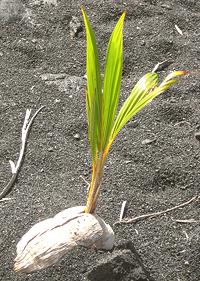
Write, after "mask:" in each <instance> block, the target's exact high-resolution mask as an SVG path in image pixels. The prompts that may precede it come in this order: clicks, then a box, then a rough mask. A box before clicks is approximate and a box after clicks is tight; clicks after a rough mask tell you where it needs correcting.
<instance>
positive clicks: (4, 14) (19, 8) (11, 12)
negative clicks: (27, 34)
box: [0, 0, 25, 22]
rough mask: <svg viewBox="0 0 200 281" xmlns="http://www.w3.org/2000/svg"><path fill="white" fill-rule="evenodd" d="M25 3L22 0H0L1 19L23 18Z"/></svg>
mask: <svg viewBox="0 0 200 281" xmlns="http://www.w3.org/2000/svg"><path fill="white" fill-rule="evenodd" d="M24 13H25V8H24V5H23V4H22V2H21V1H20V0H0V20H2V21H4V22H12V21H16V20H19V19H22V18H23V15H24Z"/></svg>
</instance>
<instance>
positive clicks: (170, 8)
mask: <svg viewBox="0 0 200 281" xmlns="http://www.w3.org/2000/svg"><path fill="white" fill-rule="evenodd" d="M161 7H162V8H165V9H167V10H172V6H170V5H169V4H161Z"/></svg>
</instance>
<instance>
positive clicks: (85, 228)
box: [14, 206, 114, 273]
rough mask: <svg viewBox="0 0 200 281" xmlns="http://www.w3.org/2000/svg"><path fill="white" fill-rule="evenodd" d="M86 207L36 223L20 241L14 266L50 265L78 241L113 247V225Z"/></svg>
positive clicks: (35, 267)
mask: <svg viewBox="0 0 200 281" xmlns="http://www.w3.org/2000/svg"><path fill="white" fill-rule="evenodd" d="M84 208H85V207H83V206H77V207H73V208H69V209H66V210H64V211H62V212H60V213H58V214H57V215H56V216H55V217H53V218H50V219H47V220H44V221H41V222H39V223H37V224H35V225H34V226H33V227H32V228H31V229H30V230H29V231H28V232H27V233H26V234H25V235H24V236H23V237H22V238H21V240H20V241H19V243H18V244H17V257H16V259H15V265H14V270H15V271H20V272H27V273H29V272H32V271H36V270H40V269H43V268H46V267H48V266H50V265H52V264H54V263H56V262H57V261H58V260H59V259H60V258H61V257H62V256H63V255H65V254H66V253H67V252H68V251H69V250H70V249H72V248H73V247H75V246H77V245H81V246H84V247H88V248H89V247H95V248H96V249H106V250H110V249H112V247H113V243H114V233H113V230H112V228H111V227H110V226H109V225H108V224H106V223H105V222H104V221H103V220H102V219H101V218H100V217H99V216H97V215H96V214H88V213H84Z"/></svg>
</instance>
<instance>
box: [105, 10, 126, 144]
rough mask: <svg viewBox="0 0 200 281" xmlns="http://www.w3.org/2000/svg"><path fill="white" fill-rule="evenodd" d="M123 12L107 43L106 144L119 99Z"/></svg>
mask: <svg viewBox="0 0 200 281" xmlns="http://www.w3.org/2000/svg"><path fill="white" fill-rule="evenodd" d="M124 18H125V12H124V13H123V14H122V15H121V17H120V19H119V20H118V22H117V24H116V26H115V28H114V30H113V32H112V34H111V37H110V40H109V43H108V48H107V55H106V65H105V73H104V86H103V96H104V99H103V144H102V147H103V149H105V147H106V146H107V144H108V141H109V137H110V133H111V130H112V127H113V124H114V119H115V115H116V110H117V105H118V101H119V94H120V87H121V78H122V65H123V33H122V32H123V23H124Z"/></svg>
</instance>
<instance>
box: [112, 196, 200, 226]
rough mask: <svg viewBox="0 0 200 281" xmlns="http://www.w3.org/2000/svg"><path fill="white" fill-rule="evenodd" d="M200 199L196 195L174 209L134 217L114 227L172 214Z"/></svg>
mask: <svg viewBox="0 0 200 281" xmlns="http://www.w3.org/2000/svg"><path fill="white" fill-rule="evenodd" d="M199 199H200V195H196V196H194V197H192V198H191V199H190V200H188V201H187V202H184V203H181V204H179V205H176V206H174V207H172V208H168V209H166V210H163V211H160V212H154V213H148V214H145V215H141V216H138V217H134V218H131V219H124V220H121V221H117V222H115V223H114V225H116V224H120V223H125V224H128V223H137V222H138V221H141V220H144V219H147V218H153V217H157V216H160V215H163V214H165V213H168V212H171V211H173V210H176V209H179V208H182V207H185V206H186V205H189V204H190V203H192V202H193V201H196V200H199Z"/></svg>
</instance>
